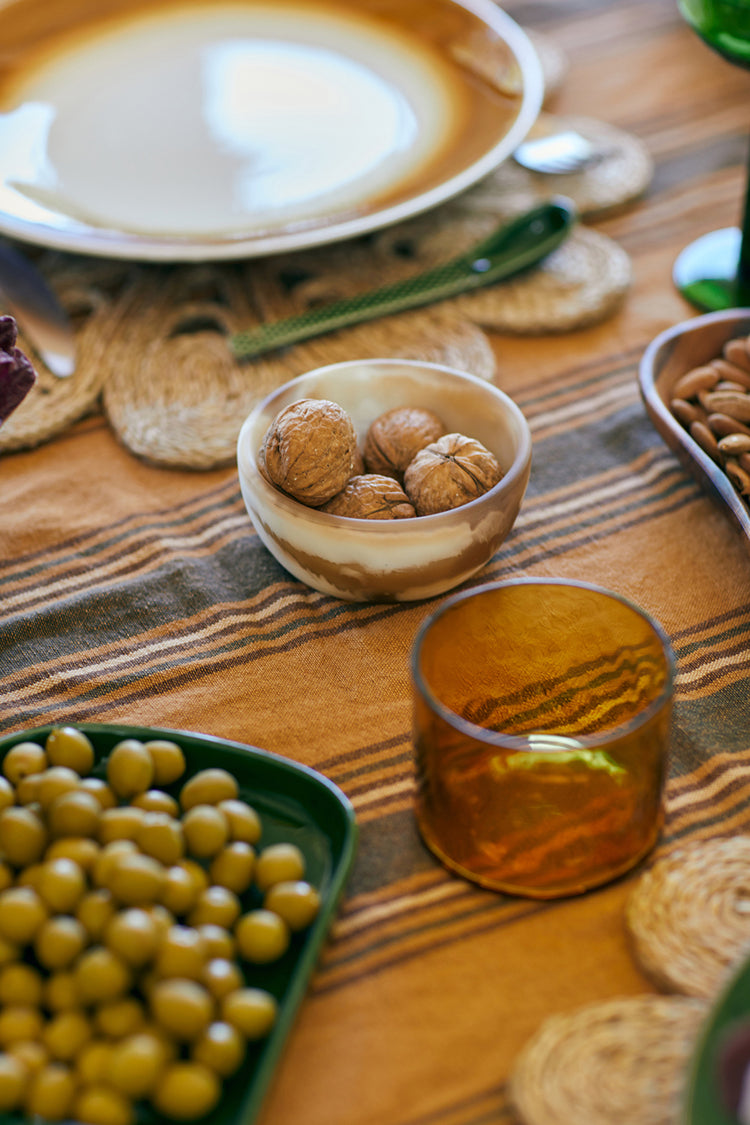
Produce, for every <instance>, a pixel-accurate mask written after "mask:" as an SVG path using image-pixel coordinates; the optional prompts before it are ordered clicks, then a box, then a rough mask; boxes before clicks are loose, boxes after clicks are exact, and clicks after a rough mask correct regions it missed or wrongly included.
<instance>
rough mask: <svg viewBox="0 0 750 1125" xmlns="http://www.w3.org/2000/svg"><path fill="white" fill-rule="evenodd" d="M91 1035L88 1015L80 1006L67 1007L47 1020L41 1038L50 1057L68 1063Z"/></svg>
mask: <svg viewBox="0 0 750 1125" xmlns="http://www.w3.org/2000/svg"><path fill="white" fill-rule="evenodd" d="M91 1035H92V1028H91V1024H90V1022H89V1020H88V1017H87V1016H85V1015H84V1013H83V1012H82V1011H81V1010H80V1008H68V1009H66V1010H64V1011H62V1012H58V1014H57V1015H55V1016H53V1017H52V1019H50V1020H48V1021H47V1023H46V1024H45V1026H44V1029H43V1031H42V1036H41V1038H42V1042H43V1043H44V1045H45V1047H46V1048H47V1050H48V1051H49V1053H50V1057H51V1058H53V1059H57V1060H58V1061H60V1062H67V1063H69V1062H72V1061H73V1059H74V1058H75V1057H76V1055H77V1054H78V1052H79V1051H80V1050H81V1048H82V1047H84V1046H85V1044H86V1043H88V1041H89V1039H91Z"/></svg>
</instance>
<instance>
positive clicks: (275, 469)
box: [259, 399, 357, 508]
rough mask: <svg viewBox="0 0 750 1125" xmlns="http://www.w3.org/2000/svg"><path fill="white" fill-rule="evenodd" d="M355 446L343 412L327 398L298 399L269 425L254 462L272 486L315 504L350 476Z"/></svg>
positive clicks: (352, 429) (327, 496)
mask: <svg viewBox="0 0 750 1125" xmlns="http://www.w3.org/2000/svg"><path fill="white" fill-rule="evenodd" d="M356 450H357V435H356V432H355V429H354V424H353V422H352V420H351V418H350V417H349V415H348V414H347V412H346V411H345V410H343V409H342V408H341V407H340V406H339V405H338V404H337V403H335V402H331V401H330V400H328V399H301V400H299V401H298V402H293V403H291V404H290V405H289V406H287V407H285V408H284V410H282V411H281V413H280V414H278V415H277V416H276V418H275V419H274V421H273V422H272V423H271V425H270V426H269V428H268V431H267V432H266V435H265V438H264V440H263V445H262V447H261V450H260V455H259V463H260V468H261V471H262V472H263V473H264V475H265V476H266V477H267V478H268V479H269V480H270V481H271V483H272V484H274V485H276V486H277V488H281V489H283V490H284V492H286V493H288V494H289V495H290V496H293V497H294V499H295V500H299V501H300V502H301V503H303V504H308V505H309V506H310V507H313V508H317V507H320V506H321V505H322V504H325V502H326V501H327V500H330V499H331V497H333V496H335V495H336V493H337V492H340V491H341V489H342V488H343V487H344V485H345V484H346V482H347V481H348V480H349V478H350V477H351V476H352V475H353V473H354V466H355V454H356Z"/></svg>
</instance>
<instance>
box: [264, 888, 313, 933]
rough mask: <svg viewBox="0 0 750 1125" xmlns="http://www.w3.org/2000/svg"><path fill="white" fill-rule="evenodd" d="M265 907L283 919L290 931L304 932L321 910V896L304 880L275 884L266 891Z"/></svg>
mask: <svg viewBox="0 0 750 1125" xmlns="http://www.w3.org/2000/svg"><path fill="white" fill-rule="evenodd" d="M263 906H264V907H265V908H266V910H272V911H273V912H274V914H278V915H279V916H280V917H281V918H283V919H284V921H285V922H286V924H287V926H288V927H289V929H290V930H294V931H296V930H304V929H305V927H306V926H309V925H310V923H311V922H312V921H313V919H314V918H315V917H316V915H317V913H318V911H319V909H320V895H319V893H318V891H317V890H316V889H315V887H313V886H311V885H310V884H309V883H306V882H305V881H304V879H297V880H295V881H292V882H288V883H274V884H273V886H271V887H269V888H268V890H267V891H266V896H265V898H264V900H263Z"/></svg>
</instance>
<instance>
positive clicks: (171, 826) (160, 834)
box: [135, 811, 185, 867]
mask: <svg viewBox="0 0 750 1125" xmlns="http://www.w3.org/2000/svg"><path fill="white" fill-rule="evenodd" d="M135 841H136V843H137V845H138V847H139V848H140V850H141V851H142V852H143V853H144V854H145V855H150V856H152V857H153V858H154V859H158V860H159V862H160V863H164V864H166V865H167V866H168V867H171V866H172V865H173V864H175V863H177V862H178V861H179V860H181V859H182V857H183V856H184V854H185V838H184V835H183V831H182V825H181V824H180V822H179V820H175V818H174V817H173V816H170V815H169V813H164V812H145V811H144V814H143V820H142V821H141V823H140V825H139V826H138V830H137V833H136V837H135Z"/></svg>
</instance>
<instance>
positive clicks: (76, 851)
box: [44, 836, 100, 875]
mask: <svg viewBox="0 0 750 1125" xmlns="http://www.w3.org/2000/svg"><path fill="white" fill-rule="evenodd" d="M99 851H100V848H99V845H98V844H97V842H96V840H92V839H90V838H89V837H88V836H63V837H62V839H59V840H53V841H52V843H51V844H50V846H49V847H48V848H47V850H46V852H45V853H44V858H45V860H50V859H72V860H73V862H74V863H77V864H78V866H79V867H80V868H81V870H82V871H85V872H86V874H87V875H88V874H90V873H91V872H92V871H93V869H94V864H95V863H96V860H97V859H98V857H99Z"/></svg>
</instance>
